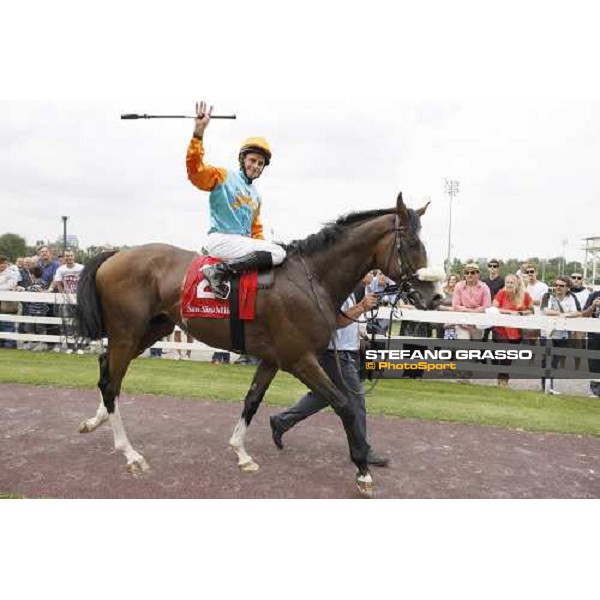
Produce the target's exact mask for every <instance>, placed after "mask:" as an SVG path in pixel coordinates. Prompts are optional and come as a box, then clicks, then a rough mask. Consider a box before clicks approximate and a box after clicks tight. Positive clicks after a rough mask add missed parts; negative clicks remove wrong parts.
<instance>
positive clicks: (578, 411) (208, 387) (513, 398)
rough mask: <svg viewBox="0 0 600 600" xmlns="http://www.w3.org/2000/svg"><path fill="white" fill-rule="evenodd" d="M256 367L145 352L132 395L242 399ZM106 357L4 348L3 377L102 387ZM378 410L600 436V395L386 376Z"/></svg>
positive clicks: (280, 395) (274, 395) (291, 385)
mask: <svg viewBox="0 0 600 600" xmlns="http://www.w3.org/2000/svg"><path fill="white" fill-rule="evenodd" d="M253 373H254V368H253V367H247V366H236V365H221V366H216V365H211V364H208V363H198V362H183V361H182V362H177V361H171V360H151V359H138V360H136V361H134V362H133V363H132V365H131V367H130V369H129V371H128V373H127V377H126V378H125V381H124V383H123V390H124V391H125V392H127V393H130V394H142V393H144V394H161V395H167V396H186V397H192V398H199V399H208V400H214V401H218V402H221V401H225V402H238V403H239V402H241V400H242V399H243V398H244V396H245V394H246V391H247V389H248V387H249V385H250V381H251V379H252V375H253ZM97 379H98V363H97V359H96V357H94V356H66V355H56V354H45V353H42V354H32V353H30V352H24V351H19V350H0V383H24V384H33V385H46V386H56V387H76V388H77V387H81V388H95V387H96V381H97ZM305 391H306V388H305V387H304V386H303V385H302V384H301V383H300V382H298V381H297V380H296V379H294V378H293V377H292V376H290V375H288V374H286V373H279V374H278V375H277V377H276V378H275V380H274V381H273V383H272V384H271V387H270V388H269V391H268V392H267V395H266V398H265V402H266V403H267V404H270V405H275V406H290V405H292V404H293V403H294V402H295V401H296V400H297V399H298V398H300V396H301V395H302V394H304V393H305ZM367 408H368V410H369V412H370V413H373V414H382V415H391V416H398V417H405V418H414V419H424V420H434V421H458V422H462V423H477V424H481V425H496V426H501V427H511V428H520V429H526V430H531V431H556V432H562V433H577V434H582V435H593V436H598V437H600V402H599V401H598V400H597V399H594V398H582V397H579V396H567V395H563V396H544V395H542V394H539V393H537V392H527V391H517V390H512V389H506V388H496V387H492V386H481V385H460V384H456V383H442V382H434V381H425V382H423V381H408V380H406V381H405V380H386V381H381V382H379V384H378V385H377V386H376V387H375V389H374V391H373V392H372V393H371V394H370V395H369V396H367Z"/></svg>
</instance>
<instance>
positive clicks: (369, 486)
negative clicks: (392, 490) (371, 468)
mask: <svg viewBox="0 0 600 600" xmlns="http://www.w3.org/2000/svg"><path fill="white" fill-rule="evenodd" d="M356 486H357V487H358V493H359V494H360V495H361V497H362V498H374V497H375V487H374V485H373V478H372V477H371V475H370V474H369V473H367V474H366V475H360V474H357V475H356Z"/></svg>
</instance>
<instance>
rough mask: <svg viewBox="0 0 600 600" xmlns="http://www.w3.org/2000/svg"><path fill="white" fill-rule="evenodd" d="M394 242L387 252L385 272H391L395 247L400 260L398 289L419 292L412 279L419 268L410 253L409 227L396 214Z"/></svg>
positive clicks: (408, 293) (413, 292)
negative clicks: (408, 246)
mask: <svg viewBox="0 0 600 600" xmlns="http://www.w3.org/2000/svg"><path fill="white" fill-rule="evenodd" d="M393 232H394V242H393V244H392V245H391V246H390V249H389V251H388V254H387V258H386V260H385V262H384V264H385V265H386V268H385V270H384V273H389V272H390V266H391V264H392V258H393V256H394V249H395V250H396V252H397V253H398V259H399V261H400V277H399V278H398V291H399V292H401V293H405V294H407V295H411V294H412V295H414V294H419V292H418V291H417V290H415V288H414V287H413V285H412V283H411V281H414V279H415V277H416V276H417V271H418V269H417V268H416V267H415V264H414V263H413V261H412V259H411V258H410V255H409V253H408V248H407V245H408V238H409V229H408V227H407V226H406V225H402V224H401V223H400V217H399V216H398V215H397V214H396V215H395V218H394V228H393Z"/></svg>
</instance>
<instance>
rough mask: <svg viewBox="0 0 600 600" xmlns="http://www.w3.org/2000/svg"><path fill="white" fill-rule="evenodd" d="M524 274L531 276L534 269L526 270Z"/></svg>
mask: <svg viewBox="0 0 600 600" xmlns="http://www.w3.org/2000/svg"><path fill="white" fill-rule="evenodd" d="M525 273H527V275H531V274H532V273H535V269H527V270H526V271H525Z"/></svg>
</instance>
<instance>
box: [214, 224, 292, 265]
mask: <svg viewBox="0 0 600 600" xmlns="http://www.w3.org/2000/svg"><path fill="white" fill-rule="evenodd" d="M206 249H207V251H208V253H209V254H210V255H211V256H215V257H216V258H222V259H224V260H227V259H230V258H241V257H242V256H245V255H246V254H250V253H251V252H256V251H257V250H260V251H262V252H270V253H271V256H272V257H273V265H274V266H275V265H280V264H281V263H282V262H283V261H284V260H285V250H284V249H283V248H282V247H281V246H278V245H277V244H272V243H271V242H267V241H266V240H258V239H255V238H251V237H248V236H245V235H238V234H235V233H216V232H215V233H209V234H208V240H207V242H206Z"/></svg>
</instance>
